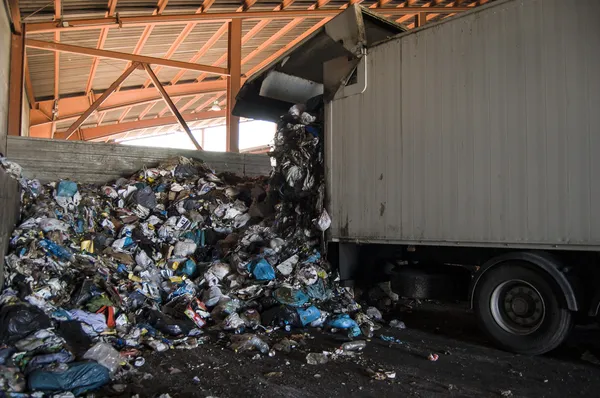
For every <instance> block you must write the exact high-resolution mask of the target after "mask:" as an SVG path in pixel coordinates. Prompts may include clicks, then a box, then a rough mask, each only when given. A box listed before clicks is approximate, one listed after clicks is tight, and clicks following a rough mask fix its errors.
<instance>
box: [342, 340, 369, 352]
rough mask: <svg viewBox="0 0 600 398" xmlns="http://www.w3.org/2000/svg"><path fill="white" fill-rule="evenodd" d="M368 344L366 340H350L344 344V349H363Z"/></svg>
mask: <svg viewBox="0 0 600 398" xmlns="http://www.w3.org/2000/svg"><path fill="white" fill-rule="evenodd" d="M366 346H367V342H366V341H364V340H356V341H348V342H346V343H344V344H342V350H344V351H361V350H362V349H363V348H365V347H366Z"/></svg>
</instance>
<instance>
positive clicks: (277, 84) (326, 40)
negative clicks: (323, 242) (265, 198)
mask: <svg viewBox="0 0 600 398" xmlns="http://www.w3.org/2000/svg"><path fill="white" fill-rule="evenodd" d="M384 14H385V13H384ZM599 15H600V2H598V1H595V0H578V1H572V2H565V1H563V0H501V1H495V2H492V3H489V4H488V5H486V6H483V7H477V8H476V9H474V10H473V11H469V12H466V13H463V14H460V15H459V16H456V17H454V18H451V19H447V20H442V21H440V22H437V23H432V24H429V25H425V26H423V27H420V28H417V29H414V30H410V31H406V30H405V29H404V28H403V27H402V26H400V25H397V24H395V23H392V22H389V21H388V20H386V19H384V18H381V17H378V16H376V15H375V14H372V13H370V12H369V11H368V9H365V8H363V7H360V6H357V5H354V6H350V7H349V8H348V9H347V10H346V11H345V12H343V13H341V14H339V15H338V16H336V17H335V18H333V19H331V20H330V21H329V22H327V23H326V24H324V25H323V26H322V27H321V28H320V29H319V30H317V31H315V32H314V33H313V34H312V35H311V36H309V37H307V38H305V39H304V40H303V41H301V42H300V43H298V44H297V45H296V46H295V47H293V48H291V49H289V50H288V51H287V52H285V53H284V54H282V55H281V56H280V57H279V58H278V59H276V60H275V61H273V62H272V63H271V64H270V65H269V66H267V67H265V68H264V69H263V70H262V71H260V72H259V73H257V74H256V75H254V76H252V77H250V78H249V79H248V80H247V81H246V82H245V84H244V85H243V87H242V89H241V90H240V92H239V95H238V96H237V99H236V104H235V108H234V110H233V112H234V114H236V115H238V116H243V117H250V118H254V119H263V120H272V121H277V120H278V118H279V116H280V115H281V114H283V113H285V112H286V111H287V109H288V108H289V107H291V106H292V105H294V104H297V103H311V102H314V99H315V98H321V99H322V103H323V104H324V105H323V108H322V114H323V121H324V127H323V129H324V132H323V134H324V141H325V175H326V198H327V201H326V207H327V210H328V211H329V213H330V214H331V218H332V225H331V228H330V229H329V230H328V231H327V240H328V242H329V245H330V253H337V256H331V257H335V258H337V263H338V266H339V270H340V275H341V278H342V279H343V280H346V281H348V282H351V281H352V280H356V279H357V278H358V277H357V275H359V274H360V273H364V271H365V267H373V266H374V264H373V261H367V259H368V258H372V257H373V255H374V253H375V254H376V256H377V261H378V262H379V261H382V262H385V261H388V262H389V261H391V262H396V263H399V264H401V266H399V267H396V268H395V269H396V270H397V272H398V273H399V275H401V276H402V277H401V278H400V281H399V283H398V285H399V286H400V287H404V289H405V291H408V292H409V293H407V294H408V295H409V294H410V292H411V289H412V293H414V295H417V296H418V295H419V294H420V295H421V296H427V293H431V294H432V295H435V293H436V291H438V290H443V289H450V290H452V288H456V289H458V288H460V289H463V293H464V297H465V298H466V297H468V300H470V302H471V305H472V308H473V311H474V313H475V314H476V316H477V318H478V320H479V323H480V325H481V326H482V328H483V330H484V331H485V332H487V334H488V335H489V336H490V337H491V339H492V340H493V341H495V342H496V343H497V344H498V345H499V346H501V347H502V348H504V349H507V350H511V351H513V352H517V353H523V354H532V355H533V354H541V353H545V352H547V351H550V350H552V349H554V348H556V347H557V346H558V345H560V343H561V342H562V341H563V340H564V339H565V338H566V336H567V335H568V333H569V331H570V330H571V327H572V325H573V323H574V322H575V321H576V320H577V321H578V320H583V319H590V317H596V316H597V315H598V308H599V306H600V290H599V289H598V288H597V286H598V282H599V276H600V275H599V272H598V270H599V269H600V267H599V266H600V258H599V255H598V254H599V251H600V178H598V177H599V176H598V171H599V170H600V156H598V154H599V153H600V111H599V109H600V73H599V72H600V25H599V24H598V16H599ZM458 268H460V269H469V270H471V271H472V272H469V273H468V280H467V283H466V284H461V283H460V281H459V279H457V278H455V276H456V275H458V274H460V272H458V273H457V269H458ZM367 271H369V269H367ZM424 275H430V276H435V277H436V278H437V279H435V278H434V279H435V280H437V281H438V283H437V287H436V288H435V289H428V288H426V287H425V288H422V286H421V288H417V286H416V285H417V284H418V281H420V280H423V278H421V276H424ZM402 278H404V282H403V281H402V280H403V279H402ZM425 279H426V278H425ZM407 281H409V283H407ZM463 286H464V287H463Z"/></svg>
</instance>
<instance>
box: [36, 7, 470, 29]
mask: <svg viewBox="0 0 600 398" xmlns="http://www.w3.org/2000/svg"><path fill="white" fill-rule="evenodd" d="M370 10H371V11H375V12H379V11H381V12H382V13H385V14H386V15H414V14H417V13H419V12H421V11H423V10H422V8H421V7H397V8H378V7H375V8H371V9H370ZM468 10H469V8H468V7H439V8H438V7H436V9H435V10H432V11H428V12H438V13H443V14H450V13H456V12H463V11H468ZM342 11H343V9H336V8H334V9H320V8H317V7H315V8H313V9H307V10H283V11H272V10H271V11H244V12H222V13H217V12H215V13H212V12H211V13H204V12H203V13H200V14H175V15H152V16H131V17H125V16H123V17H120V18H119V19H118V20H117V18H116V17H105V18H90V19H74V20H69V21H67V22H68V26H63V25H62V24H59V23H56V22H36V23H29V24H27V25H28V30H27V31H28V33H46V32H54V31H63V30H64V31H75V30H89V29H99V28H102V27H106V28H109V29H115V28H119V27H130V26H131V27H132V26H147V25H181V24H184V23H187V22H197V23H201V22H215V21H223V22H227V21H230V20H232V19H244V20H262V19H293V18H317V19H322V18H325V17H334V16H336V15H337V14H339V13H340V12H342Z"/></svg>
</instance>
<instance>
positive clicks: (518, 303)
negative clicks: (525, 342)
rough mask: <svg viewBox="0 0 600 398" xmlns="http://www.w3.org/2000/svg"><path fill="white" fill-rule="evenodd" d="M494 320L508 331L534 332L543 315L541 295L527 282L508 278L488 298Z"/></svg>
mask: <svg viewBox="0 0 600 398" xmlns="http://www.w3.org/2000/svg"><path fill="white" fill-rule="evenodd" d="M490 301H491V302H490V309H491V312H492V316H493V318H494V320H495V321H496V322H497V323H498V325H500V327H502V329H504V330H506V331H507V332H509V333H513V334H519V335H526V334H530V333H533V332H535V331H536V330H537V329H538V328H539V327H540V325H541V324H542V322H543V320H544V317H545V313H546V311H545V304H544V299H543V297H542V295H541V294H540V293H539V291H538V290H537V289H536V288H535V287H534V286H533V285H531V284H530V283H529V282H526V281H522V280H509V281H505V282H503V283H501V284H500V285H498V286H497V287H496V288H495V289H494V291H493V293H492V297H491V300H490Z"/></svg>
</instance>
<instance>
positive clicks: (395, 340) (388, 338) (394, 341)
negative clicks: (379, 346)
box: [379, 334, 403, 344]
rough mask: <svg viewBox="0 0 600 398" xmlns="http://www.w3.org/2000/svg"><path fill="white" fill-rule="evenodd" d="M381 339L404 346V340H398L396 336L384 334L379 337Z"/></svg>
mask: <svg viewBox="0 0 600 398" xmlns="http://www.w3.org/2000/svg"><path fill="white" fill-rule="evenodd" d="M379 338H380V339H381V340H383V341H385V342H388V343H396V344H403V342H402V340H400V339H397V338H395V337H394V336H385V335H383V334H382V335H381V336H379Z"/></svg>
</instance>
